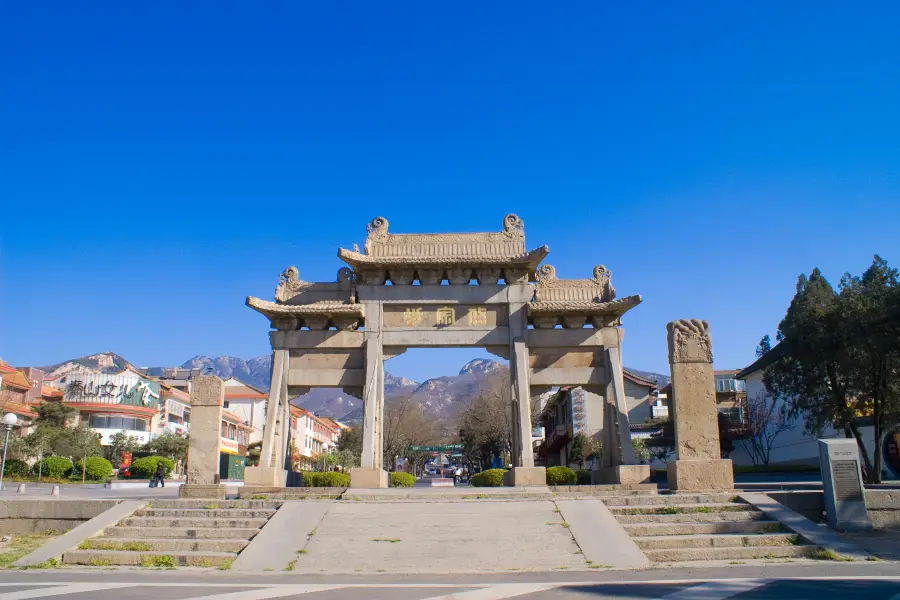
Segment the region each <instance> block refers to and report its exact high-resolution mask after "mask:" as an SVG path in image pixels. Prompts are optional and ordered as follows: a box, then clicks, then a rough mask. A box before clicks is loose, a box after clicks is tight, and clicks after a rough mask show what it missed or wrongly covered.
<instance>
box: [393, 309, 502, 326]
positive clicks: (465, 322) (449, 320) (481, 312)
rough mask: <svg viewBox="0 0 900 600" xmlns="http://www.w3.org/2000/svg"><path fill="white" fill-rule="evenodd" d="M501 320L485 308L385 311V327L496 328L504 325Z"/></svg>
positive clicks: (491, 310)
mask: <svg viewBox="0 0 900 600" xmlns="http://www.w3.org/2000/svg"><path fill="white" fill-rule="evenodd" d="M499 318H500V317H499V315H498V314H497V312H496V310H493V309H488V308H487V307H485V306H463V305H453V306H440V305H430V306H416V307H395V308H393V309H392V310H391V309H388V310H386V311H385V325H386V326H388V327H450V326H457V327H477V326H482V327H483V326H486V325H487V326H496V325H500V324H503V323H501V322H499V320H498V319H499ZM504 321H505V319H504Z"/></svg>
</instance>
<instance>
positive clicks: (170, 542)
mask: <svg viewBox="0 0 900 600" xmlns="http://www.w3.org/2000/svg"><path fill="white" fill-rule="evenodd" d="M226 531H227V530H226ZM87 543H88V544H90V545H91V546H92V547H91V548H79V550H127V551H132V552H150V551H153V552H235V553H237V552H240V551H241V550H243V549H244V547H245V546H246V545H247V544H249V543H250V540H249V539H247V538H240V539H230V538H205V539H198V538H195V539H180V538H147V537H142V538H127V537H113V538H95V539H93V540H87ZM135 548H138V549H137V550H135Z"/></svg>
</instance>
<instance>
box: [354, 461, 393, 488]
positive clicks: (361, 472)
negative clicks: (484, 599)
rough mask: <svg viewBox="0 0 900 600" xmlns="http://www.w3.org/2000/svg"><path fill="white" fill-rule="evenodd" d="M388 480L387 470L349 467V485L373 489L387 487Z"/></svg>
mask: <svg viewBox="0 0 900 600" xmlns="http://www.w3.org/2000/svg"><path fill="white" fill-rule="evenodd" d="M389 482H390V479H389V476H388V472H387V471H385V470H384V469H369V468H366V467H353V468H352V469H350V487H351V488H358V489H368V490H374V489H379V488H387V487H388V483H389Z"/></svg>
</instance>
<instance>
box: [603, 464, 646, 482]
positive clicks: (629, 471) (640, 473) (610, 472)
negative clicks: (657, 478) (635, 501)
mask: <svg viewBox="0 0 900 600" xmlns="http://www.w3.org/2000/svg"><path fill="white" fill-rule="evenodd" d="M648 481H650V465H619V466H617V467H604V468H602V469H597V470H596V471H591V484H593V485H608V484H619V485H631V484H635V483H647V482H648Z"/></svg>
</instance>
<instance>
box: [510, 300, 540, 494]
mask: <svg viewBox="0 0 900 600" xmlns="http://www.w3.org/2000/svg"><path fill="white" fill-rule="evenodd" d="M533 294H534V288H533V286H531V285H529V284H527V283H520V284H513V285H511V286H510V287H509V298H510V302H509V336H510V343H509V352H510V354H509V371H510V372H509V376H510V379H511V382H510V383H511V384H512V393H513V401H514V402H515V405H516V410H515V411H513V414H514V416H515V417H517V418H515V420H514V422H513V427H514V428H515V434H514V436H513V438H514V439H515V446H517V447H516V448H514V449H513V468H512V470H510V471H509V472H508V473H507V474H506V477H505V478H504V483H505V484H506V485H511V486H523V485H547V471H546V469H544V467H535V466H534V448H533V447H532V445H531V429H532V427H531V386H530V385H529V382H528V373H529V364H528V363H529V360H528V345H527V343H526V342H525V336H526V335H527V332H528V308H527V303H528V302H530V300H531V297H532V295H533Z"/></svg>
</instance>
